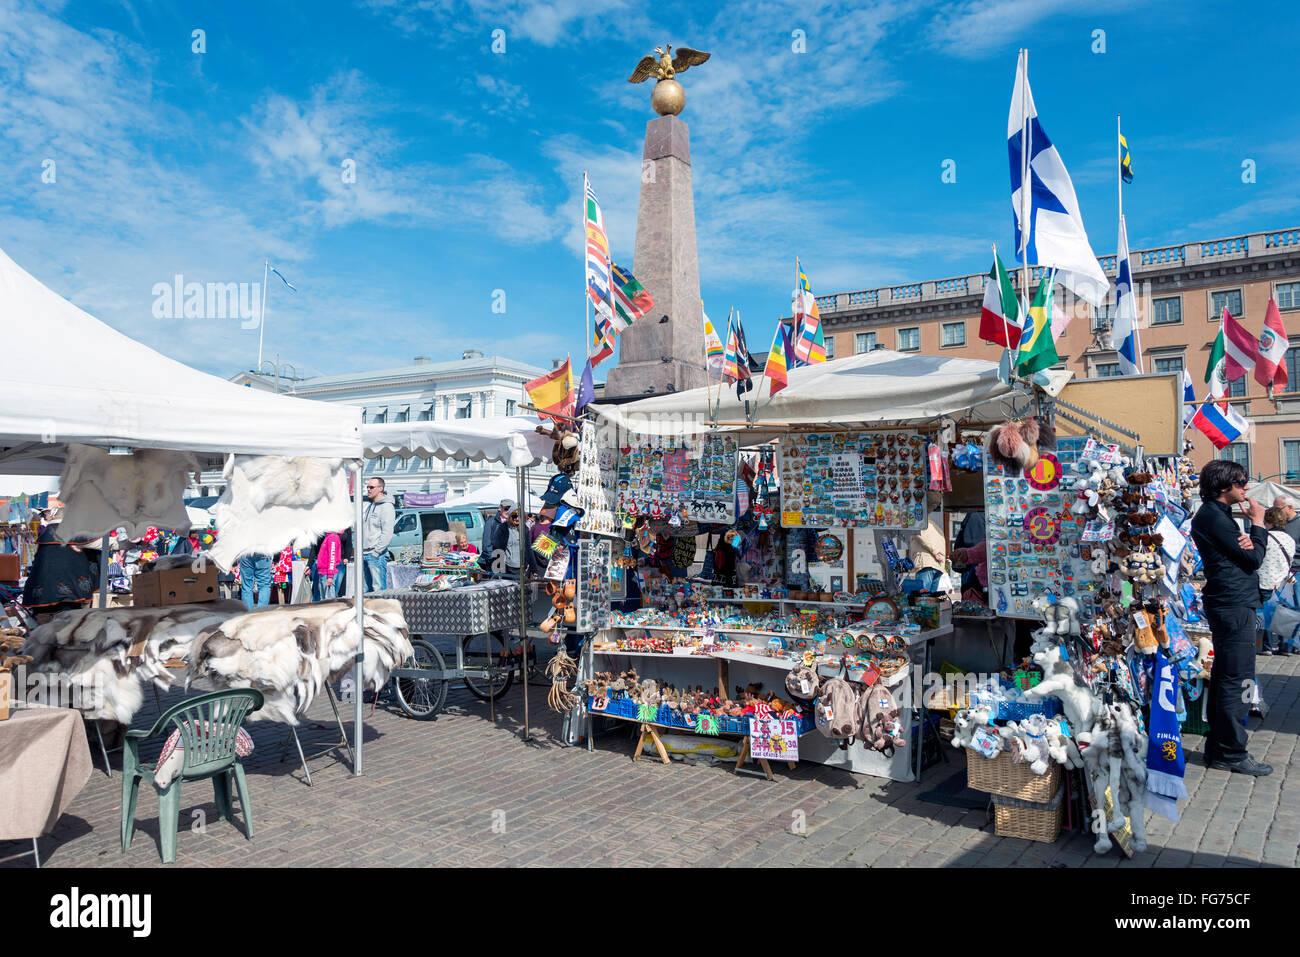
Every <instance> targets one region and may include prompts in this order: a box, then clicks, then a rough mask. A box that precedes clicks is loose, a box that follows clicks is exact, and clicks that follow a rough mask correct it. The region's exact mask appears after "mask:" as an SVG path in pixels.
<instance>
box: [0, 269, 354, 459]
mask: <svg viewBox="0 0 1300 957" xmlns="http://www.w3.org/2000/svg"><path fill="white" fill-rule="evenodd" d="M0 329H2V330H3V333H4V340H3V341H4V343H5V349H6V351H7V353H8V354H9V356H10V357H12V358H13V360H14V361H12V362H10V364H9V368H8V369H6V371H5V380H6V382H5V401H4V402H3V403H0V471H3V472H14V473H24V474H34V475H51V474H54V475H57V474H58V473H59V472H60V471H61V469H62V464H63V449H64V447H65V446H66V445H67V444H68V443H73V442H76V443H84V444H87V445H98V446H112V445H120V446H126V447H129V448H153V449H175V450H180V451H188V452H196V453H199V454H225V453H227V452H237V453H244V454H249V455H309V456H320V457H323V458H357V457H359V456H360V455H361V410H360V409H357V408H354V407H351V406H345V405H338V404H335V403H330V402H317V401H312V400H309V399H297V398H291V397H289V396H280V395H270V394H268V393H265V392H258V391H254V390H253V389H249V388H245V387H243V386H237V385H235V384H234V383H233V382H227V381H226V380H225V379H222V378H219V377H218V376H214V375H208V374H207V373H206V372H199V371H198V370H197V369H191V368H190V367H189V366H187V365H185V364H183V363H181V362H177V361H176V360H175V359H169V358H167V357H166V356H164V355H162V354H161V353H158V352H155V351H154V350H153V349H150V348H149V347H148V346H145V345H142V344H140V343H138V342H136V341H135V340H134V339H131V338H130V337H128V336H126V335H123V334H122V333H120V332H118V331H117V330H116V329H113V328H112V327H110V326H107V325H105V324H104V323H102V322H100V321H99V320H98V319H96V318H95V317H94V316H91V315H89V314H88V313H86V312H83V311H82V310H81V309H78V308H77V307H76V306H74V305H73V304H72V303H70V302H68V300H66V299H64V298H63V297H62V296H59V295H58V294H56V293H54V292H52V291H51V290H49V289H47V288H46V287H45V286H44V285H42V284H41V283H40V282H39V281H37V280H36V279H35V278H34V277H33V276H31V275H30V274H28V273H27V272H26V271H25V270H23V269H22V268H21V267H19V266H18V265H17V264H16V263H15V262H14V261H13V260H12V259H10V258H9V257H8V256H7V255H5V253H4V252H3V251H0ZM182 334H183V332H182ZM51 347H53V352H52V350H51ZM50 355H52V358H50V359H49V360H46V361H40V360H39V359H38V357H40V356H50Z"/></svg>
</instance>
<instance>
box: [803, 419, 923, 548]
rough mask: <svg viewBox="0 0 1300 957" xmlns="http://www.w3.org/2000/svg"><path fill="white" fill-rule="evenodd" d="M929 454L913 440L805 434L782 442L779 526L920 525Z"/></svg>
mask: <svg viewBox="0 0 1300 957" xmlns="http://www.w3.org/2000/svg"><path fill="white" fill-rule="evenodd" d="M925 460H926V448H925V443H924V442H923V441H922V438H921V436H920V434H919V433H917V432H906V431H901V432H809V433H801V434H799V435H789V436H784V437H783V438H782V440H781V466H780V467H781V503H782V505H781V524H782V525H784V526H786V527H787V528H791V527H815V528H827V527H836V528H914V527H916V526H917V525H921V524H924V520H925V511H926V505H925V495H926V487H927V482H926V466H925Z"/></svg>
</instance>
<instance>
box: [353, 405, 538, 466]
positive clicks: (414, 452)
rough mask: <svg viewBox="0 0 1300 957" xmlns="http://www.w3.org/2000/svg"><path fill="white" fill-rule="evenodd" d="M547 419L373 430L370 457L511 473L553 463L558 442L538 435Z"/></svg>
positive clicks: (367, 432)
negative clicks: (482, 465) (484, 465)
mask: <svg viewBox="0 0 1300 957" xmlns="http://www.w3.org/2000/svg"><path fill="white" fill-rule="evenodd" d="M540 424H541V420H540V419H538V418H537V417H536V416H531V415H509V416H495V417H492V418H488V419H451V420H449V421H445V422H391V423H387V424H384V423H375V424H372V425H367V426H366V427H365V431H364V436H363V437H364V439H365V445H366V455H367V456H368V457H370V458H378V457H380V456H399V455H401V456H418V457H420V458H427V457H429V456H433V457H435V458H439V459H458V460H468V461H472V462H481V461H489V462H501V463H502V464H503V465H508V466H510V467H511V468H525V467H531V466H534V465H541V464H542V463H544V462H549V461H550V460H551V447H552V446H553V445H554V444H555V443H554V441H553V440H552V439H550V438H548V437H547V436H545V435H541V434H539V433H538V432H537V426H538V425H540Z"/></svg>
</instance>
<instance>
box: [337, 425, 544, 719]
mask: <svg viewBox="0 0 1300 957" xmlns="http://www.w3.org/2000/svg"><path fill="white" fill-rule="evenodd" d="M540 424H541V420H540V419H537V418H534V417H532V416H527V415H516V416H505V417H501V418H488V419H450V420H444V421H441V422H395V423H389V424H374V425H367V426H365V448H366V457H367V458H378V457H381V456H383V457H388V456H394V455H405V456H408V457H415V458H427V457H429V456H434V457H436V458H440V459H457V460H461V459H469V460H471V461H475V462H501V463H502V464H503V465H509V466H511V467H513V468H514V470H515V478H514V485H515V487H514V488H511V487H510V484H509V482H510V478H509V476H508V475H506V474H502V475H499V476H497V478H496V479H493V481H492V482H489V483H488V485H487V486H484V487H483V488H480V489H479V490H478V492H477V493H471V495H469V496H462V497H461V498H460V499H452V500H451V501H446V502H443V507H447V506H452V507H455V506H456V505H460V506H461V507H465V506H466V505H467V504H469V503H467V502H465V499H470V500H471V501H472V499H473V498H474V496H476V495H482V494H483V493H484V492H485V491H487V490H488V489H489V487H490V486H493V485H494V483H499V484H497V486H496V488H493V489H491V494H492V495H493V496H494V497H493V498H490V499H487V500H486V501H487V504H488V505H496V504H498V503H500V501H501V500H502V499H504V498H511V499H514V500H515V501H516V502H518V501H521V500H523V498H524V495H525V490H526V488H527V472H528V469H529V468H532V467H533V466H537V465H544V464H546V463H548V462H550V461H551V449H552V447H553V445H554V441H553V440H552V439H549V438H547V437H546V436H543V435H540V434H539V433H538V432H537V426H538V425H540ZM529 498H530V500H531V501H536V500H537V499H536V496H531V495H530V496H529ZM539 505H540V503H539ZM470 507H474V506H473V505H472V504H471V505H470ZM520 564H521V567H520V569H519V634H520V637H521V638H523V639H525V642H526V641H527V636H528V596H527V590H526V588H525V575H526V571H525V569H524V568H523V567H522V566H523V563H520ZM527 658H528V656H527V654H524V655H521V656H520V661H521V662H523V664H521V665H520V667H521V668H523V667H526V662H527ZM523 689H524V739H525V740H527V738H528V720H529V718H528V681H527V680H526V679H525V680H524V681H523ZM358 697H359V696H358ZM488 705H489V707H490V708H491V709H492V720H493V722H495V721H496V700H495V699H494V698H491V697H489V698H488Z"/></svg>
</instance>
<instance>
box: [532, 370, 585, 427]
mask: <svg viewBox="0 0 1300 957" xmlns="http://www.w3.org/2000/svg"><path fill="white" fill-rule="evenodd" d="M524 391H526V392H527V393H528V401H529V402H530V403H531V404H532V406H533V407H534V408H535V409H537V414H538V416H539V417H541V418H543V419H551V420H553V421H556V422H558V421H560V420H559V419H558V418H556V416H557V415H559V416H569V417H572V415H573V410H574V408H575V407H576V405H577V393H576V391H575V390H574V388H573V366H572V364H571V363H570V361H569V360H568V359H565V360H564V364H563V365H562V366H560V367H559V368H558V369H555V370H554V371H551V372H548V373H546V375H541V376H538V377H537V378H536V379H533V380H532V381H531V382H525V383H524ZM548 413H555V414H554V415H550V414H548Z"/></svg>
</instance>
